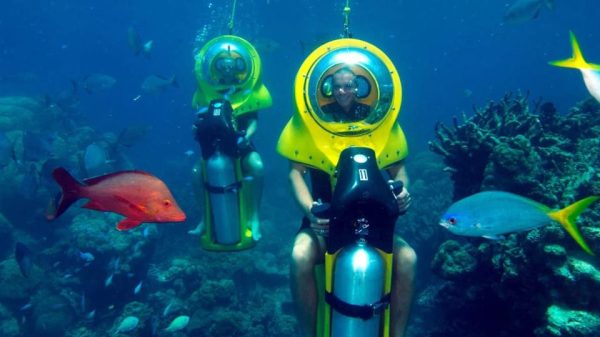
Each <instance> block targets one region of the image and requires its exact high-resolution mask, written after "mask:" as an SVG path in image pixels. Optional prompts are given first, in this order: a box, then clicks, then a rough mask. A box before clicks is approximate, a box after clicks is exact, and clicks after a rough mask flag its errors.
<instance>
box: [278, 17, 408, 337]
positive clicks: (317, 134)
mask: <svg viewBox="0 0 600 337" xmlns="http://www.w3.org/2000/svg"><path fill="white" fill-rule="evenodd" d="M346 27H347V26H346ZM341 68H345V69H350V70H351V71H352V73H354V74H355V75H356V82H357V88H356V89H355V90H356V98H357V100H358V103H360V104H364V105H368V106H369V114H368V115H367V116H366V117H365V118H363V119H361V120H357V121H347V122H344V121H336V120H335V119H333V118H332V116H331V115H330V114H329V112H328V111H327V109H324V108H323V107H325V106H327V105H329V104H331V103H332V102H333V101H334V99H335V98H334V97H333V94H332V92H333V84H332V81H333V75H334V74H335V73H336V72H337V71H339V70H340V69H341ZM294 98H295V103H296V111H295V113H294V115H293V116H292V118H291V120H290V121H289V122H288V123H287V125H286V127H285V129H284V130H283V132H282V134H281V137H280V139H279V143H278V146H277V150H278V152H279V153H280V154H281V155H283V156H284V157H286V158H288V159H289V160H292V161H295V162H298V163H302V164H304V165H307V166H309V167H312V168H315V169H318V170H320V171H324V172H327V173H329V175H330V181H331V184H332V191H333V192H332V195H333V196H332V200H331V201H329V203H328V204H326V206H323V207H318V208H313V213H315V215H317V216H318V217H323V218H329V219H330V228H329V236H328V237H327V252H326V255H325V265H324V267H321V268H319V267H317V275H318V279H320V280H319V282H318V283H319V286H320V287H321V289H319V294H320V300H319V309H318V313H317V327H316V331H317V336H318V337H331V336H333V337H353V336H369V337H371V336H372V337H388V336H389V327H390V310H389V305H388V304H389V296H390V291H391V278H392V250H393V231H394V224H395V220H396V218H397V216H398V215H399V214H398V210H397V206H396V204H395V198H394V195H393V193H392V188H393V189H395V190H397V189H401V188H402V186H397V185H396V186H389V185H388V183H387V182H386V181H385V179H384V178H383V175H382V173H381V171H380V170H383V169H385V168H387V167H389V166H392V165H394V164H396V163H398V162H399V161H401V160H402V159H404V158H405V157H406V156H407V154H408V149H407V146H406V139H405V136H404V133H403V132H402V129H401V128H400V126H399V125H398V123H397V122H396V118H397V117H398V114H399V112H400V104H401V98H402V88H401V84H400V77H399V76H398V73H397V71H396V69H395V67H394V65H393V64H392V62H391V60H390V59H389V58H388V57H387V56H386V55H385V54H384V53H383V52H382V51H381V50H380V49H378V48H377V47H375V46H373V45H372V44H370V43H368V42H365V41H361V40H357V39H352V38H342V39H338V40H334V41H330V42H327V43H325V44H323V45H322V46H320V47H318V48H317V49H316V50H315V51H313V52H312V53H311V54H310V55H309V56H308V57H307V59H306V60H305V61H304V63H303V64H302V66H301V67H300V70H299V71H298V74H297V76H296V80H295V97H294ZM390 187H392V188H390Z"/></svg>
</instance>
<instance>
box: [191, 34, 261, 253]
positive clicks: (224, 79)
mask: <svg viewBox="0 0 600 337" xmlns="http://www.w3.org/2000/svg"><path fill="white" fill-rule="evenodd" d="M195 58H196V65H195V69H194V70H195V75H196V80H197V83H198V89H197V90H196V93H195V94H194V98H193V106H194V108H195V109H196V110H197V111H198V112H199V113H198V120H197V121H196V123H195V126H196V128H197V132H196V139H197V140H198V141H199V142H200V145H201V148H202V159H201V161H200V163H199V164H198V165H197V167H195V169H194V172H196V173H199V172H201V175H200V174H197V177H196V178H195V179H196V180H197V183H198V185H201V186H204V188H203V192H202V193H203V195H204V197H203V200H204V219H203V223H204V228H203V230H202V233H201V240H200V244H201V246H202V248H204V249H207V250H213V251H237V250H243V249H248V248H251V247H253V246H254V244H255V242H254V239H253V233H252V229H251V227H250V225H249V220H250V219H249V216H250V207H251V205H252V201H251V198H252V197H253V196H252V195H251V190H250V189H249V188H247V184H248V182H247V180H246V179H244V177H243V175H242V169H241V155H240V151H239V149H238V146H237V144H236V141H237V139H238V138H239V136H240V135H239V133H238V132H237V131H238V129H237V126H236V120H237V119H238V118H239V117H240V116H242V115H244V114H248V113H252V112H254V111H257V110H260V109H266V108H269V107H271V105H272V99H271V95H270V94H269V91H268V90H267V88H266V87H265V86H264V85H263V83H262V80H261V62H260V58H259V55H258V53H257V51H256V49H255V48H254V47H253V46H252V45H251V44H250V43H249V42H248V41H246V40H244V39H242V38H241V37H238V36H235V35H222V36H219V37H217V38H215V39H213V40H211V41H209V42H208V43H206V44H205V45H204V46H203V47H202V49H201V50H200V51H199V52H198V53H197V55H196V57H195ZM201 186H198V187H197V188H198V189H202V187H201Z"/></svg>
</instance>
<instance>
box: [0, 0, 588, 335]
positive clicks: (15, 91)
mask: <svg viewBox="0 0 600 337" xmlns="http://www.w3.org/2000/svg"><path fill="white" fill-rule="evenodd" d="M519 1H523V0H519ZM515 2H518V1H517V0H511V1H500V0H490V1H476V0H471V1H469V0H462V1H442V0H435V1H434V0H431V1H408V0H398V1H391V0H390V1H384V0H370V1H366V0H355V1H350V6H351V9H352V11H351V15H350V29H351V32H352V34H353V37H355V38H358V39H362V40H366V41H368V42H370V43H372V44H374V45H376V46H377V47H379V48H380V49H382V50H383V51H384V52H385V53H386V54H387V55H388V56H389V57H390V58H391V60H392V61H393V63H394V65H395V66H396V68H397V70H398V71H399V74H400V78H401V81H402V86H403V88H402V89H403V97H402V98H403V100H402V108H401V113H400V117H399V122H400V123H401V125H402V128H403V130H404V132H405V133H406V136H407V140H408V143H409V149H410V155H409V158H408V159H407V165H408V171H409V176H410V177H411V186H410V190H411V194H412V195H413V196H414V201H413V205H412V207H411V210H410V212H409V213H408V215H407V216H405V217H403V218H401V219H400V220H399V222H398V231H399V233H400V234H401V235H402V236H403V238H404V239H405V240H406V241H407V242H408V243H410V244H411V246H413V247H414V248H415V250H416V251H417V254H418V256H419V262H418V275H417V282H416V292H415V300H414V306H413V312H412V318H411V322H410V323H409V328H408V335H409V336H432V337H433V336H442V335H443V336H461V337H467V336H509V335H510V336H537V337H541V336H600V269H598V268H600V264H599V263H598V260H597V258H594V257H591V256H588V255H587V254H585V253H584V252H583V251H581V249H580V248H579V247H578V246H577V245H576V244H575V243H574V242H573V240H572V239H571V238H570V237H569V236H568V235H566V234H565V232H564V230H562V228H561V227H560V226H558V225H554V224H552V225H549V226H546V227H543V228H539V229H535V230H533V231H530V232H525V233H519V234H513V235H510V236H508V237H507V239H506V240H502V241H498V242H496V241H489V240H485V239H481V238H464V237H458V236H455V235H452V234H451V233H448V232H447V231H446V230H445V229H444V228H442V227H440V226H439V225H438V220H439V217H440V215H441V214H442V213H443V211H444V210H445V209H446V208H447V207H448V206H449V205H450V204H451V203H452V202H453V201H454V200H456V199H459V198H462V197H464V196H466V195H468V194H472V193H475V192H477V191H480V190H490V189H496V190H505V191H510V192H513V193H516V194H520V195H523V196H526V197H529V198H531V199H534V200H536V201H538V202H541V203H543V204H545V205H547V206H549V207H552V208H561V207H564V206H566V205H569V204H571V203H572V202H574V201H575V200H578V199H581V198H583V197H586V196H589V195H600V172H598V169H599V165H600V143H599V142H600V141H599V139H600V105H599V103H598V102H597V101H596V100H594V99H593V98H592V97H591V96H590V94H589V93H588V91H587V90H586V87H585V85H584V83H583V81H582V77H581V74H580V73H579V71H576V70H570V69H564V68H557V67H552V66H550V65H549V64H548V62H549V61H552V60H558V59H565V58H568V57H570V56H571V47H570V42H569V31H572V32H574V33H575V34H576V36H577V38H578V40H579V43H580V46H581V49H582V52H583V54H584V56H585V57H586V59H587V61H588V62H591V63H596V64H598V63H600V43H598V41H599V40H600V25H599V24H598V22H600V7H599V5H600V4H599V3H598V2H597V1H595V0H574V1H565V0H562V1H561V0H557V1H549V2H552V3H554V5H553V8H552V9H550V8H548V7H547V6H546V5H545V4H544V1H531V2H533V3H536V2H537V3H541V8H540V11H539V15H537V17H535V18H533V17H525V18H522V19H521V20H517V21H516V22H511V21H507V20H506V19H505V14H506V12H507V10H508V9H509V8H510V6H511V5H512V4H513V3H515ZM344 5H345V1H314V0H313V1H307V0H299V1H285V0H270V1H245V0H239V1H238V2H237V6H238V7H237V10H236V16H235V25H234V28H233V33H234V34H237V35H240V36H242V37H243V38H245V39H247V40H249V41H250V42H251V43H253V44H254V45H255V46H256V48H257V50H258V52H259V53H260V55H261V59H262V63H263V82H264V83H265V85H266V86H267V87H268V88H269V90H270V92H271V94H272V97H273V101H274V104H273V107H272V108H271V109H267V110H264V111H261V112H260V115H259V129H258V132H257V134H256V137H255V139H254V143H255V144H256V146H257V149H258V151H259V152H260V153H261V155H262V157H263V161H264V163H265V170H266V173H265V174H266V176H267V177H268V179H267V180H266V184H265V196H264V199H263V203H262V207H261V210H262V212H261V214H262V216H261V218H262V219H263V224H262V228H263V238H262V240H261V241H260V242H259V243H258V245H257V247H255V248H254V249H252V250H249V251H244V252H239V253H209V252H205V251H203V250H201V248H200V246H199V242H198V241H199V240H198V237H197V236H192V235H189V234H188V233H187V232H188V231H189V230H191V229H193V228H194V227H196V224H198V222H199V221H200V219H201V216H202V209H201V207H200V206H199V205H198V204H197V202H196V199H195V194H194V186H193V183H192V174H191V171H192V167H193V165H194V163H195V161H196V160H197V158H198V156H199V153H200V152H199V147H198V144H197V143H196V142H195V140H194V137H193V134H192V129H191V127H192V124H193V122H194V120H195V111H194V110H193V109H192V107H191V100H192V95H193V93H194V90H195V89H196V84H195V78H194V73H193V67H194V52H195V51H197V50H198V49H199V48H200V47H201V46H202V45H203V43H205V42H207V41H208V40H210V39H212V38H214V37H216V36H218V35H222V34H226V33H228V29H227V23H228V22H229V20H230V15H231V10H232V8H231V6H232V4H231V2H230V1H212V2H211V1H203V0H202V1H185V0H181V1H175V2H172V3H168V2H164V1H139V0H128V1H117V0H107V1H87V0H81V1H20V0H4V1H3V2H2V5H1V7H2V10H1V11H0V160H1V161H0V336H6V337H12V336H109V335H125V334H127V335H130V336H168V335H175V336H177V335H179V336H186V335H188V336H211V337H218V336H296V335H297V331H296V330H297V327H296V321H295V318H294V316H293V313H292V310H291V304H290V301H291V298H290V295H289V291H288V282H289V280H288V275H287V274H288V259H289V253H290V250H291V243H292V239H293V237H294V235H295V233H296V231H297V229H298V226H299V221H300V217H301V213H300V211H299V209H298V208H297V206H296V205H295V203H294V201H293V198H292V195H291V193H290V187H289V186H288V182H287V169H288V163H287V161H286V160H285V159H284V158H283V157H281V156H279V155H278V154H277V153H276V151H275V145H276V142H277V138H278V136H279V133H280V131H281V130H282V128H283V126H284V125H285V123H286V122H287V121H288V120H289V118H290V117H291V115H292V112H293V100H292V95H293V89H294V86H293V84H294V77H295V75H296V72H297V71H298V68H299V67H300V65H301V63H302V61H303V60H304V58H306V56H308V54H309V53H310V52H311V51H312V50H313V49H315V48H316V47H318V46H319V45H321V44H323V43H325V42H327V41H330V40H332V39H335V38H339V37H340V34H341V33H342V29H343V17H342V14H341V13H342V9H343V7H344ZM132 30H133V31H135V32H136V33H137V34H139V36H141V38H142V40H143V41H144V42H145V41H148V40H152V41H153V42H152V51H151V53H150V55H149V56H145V55H141V54H140V55H135V54H134V52H133V51H132V50H131V48H130V45H129V44H128V31H129V32H131V31H132ZM173 76H175V78H176V82H177V86H173V85H170V82H169V80H170V79H172V77H173ZM149 78H150V79H154V81H152V80H148V79H149ZM157 78H158V79H159V80H156V79H157ZM160 79H165V81H167V82H169V85H160V84H161V83H158V84H157V81H158V82H160ZM148 81H149V82H148ZM163 84H164V83H163ZM149 86H151V87H150V88H149ZM463 116H464V118H463ZM454 117H457V119H456V121H453V118H454ZM465 118H466V119H465ZM438 121H439V122H441V123H443V125H446V126H448V127H447V128H443V127H440V126H439V124H437V123H436V122H438ZM538 122H539V123H541V125H542V126H543V127H542V128H541V129H540V128H539V127H534V125H538V124H536V123H538ZM436 125H437V127H436ZM119 142H120V143H119ZM430 143H431V144H433V145H430ZM91 144H99V145H98V146H99V147H100V148H102V150H103V151H100V152H99V153H100V155H108V156H109V157H108V158H106V160H107V161H109V162H110V163H112V164H114V166H115V168H116V169H130V168H135V169H141V170H145V171H148V172H152V173H153V174H155V175H157V176H158V177H160V178H161V179H162V180H163V181H165V183H166V184H167V185H168V186H169V188H170V189H171V191H172V192H173V194H174V196H175V198H176V199H177V201H178V203H179V205H180V206H181V208H182V209H183V210H184V211H185V212H186V214H187V220H186V222H184V223H176V224H175V223H174V224H159V225H154V224H152V225H148V224H144V225H142V226H141V227H140V228H138V229H136V230H134V231H131V232H127V233H123V232H117V231H116V230H115V229H114V224H115V222H116V221H118V217H117V216H115V215H114V214H103V213H99V212H93V211H89V210H84V209H80V208H79V207H72V209H70V210H69V211H68V212H67V213H66V214H65V215H64V216H63V217H61V218H60V219H58V220H56V221H54V222H47V221H46V219H45V218H44V210H45V208H46V205H47V203H48V200H49V199H50V198H51V197H52V196H53V195H54V194H55V193H56V192H57V185H56V184H55V183H54V182H53V181H51V178H50V176H49V173H50V171H51V169H52V168H53V167H56V166H65V167H67V168H68V169H69V170H70V171H71V172H72V173H73V174H74V175H75V176H76V177H78V178H82V177H83V176H84V175H85V172H83V168H82V166H84V164H85V154H86V153H87V152H88V150H91V149H90V148H89V146H90V145H91ZM107 149H110V151H108V150H107ZM431 149H433V150H434V151H431ZM599 221H600V208H599V207H598V206H597V205H595V206H591V207H590V211H587V212H586V213H584V214H583V215H582V217H581V219H580V221H579V224H580V228H581V231H582V233H583V235H584V237H585V239H586V241H587V242H588V244H589V245H590V247H591V248H592V250H593V251H596V252H598V251H600V225H599ZM17 242H19V243H22V244H24V245H26V247H28V248H27V249H28V251H30V254H31V256H32V260H33V266H32V267H31V270H30V275H29V276H28V277H24V276H23V275H22V273H21V271H20V270H19V266H18V264H17V263H16V261H15V245H16V244H17ZM86 253H89V254H91V257H90V255H87V254H86ZM182 315H187V316H190V318H191V319H190V322H189V324H188V325H187V326H186V327H184V328H183V329H182V330H178V331H168V330H167V327H168V326H169V324H170V323H171V322H173V320H174V319H176V318H177V317H180V316H182ZM126 317H137V318H138V319H139V322H136V324H135V325H136V327H135V328H134V329H131V330H129V331H124V330H123V331H119V327H120V326H122V324H123V322H124V319H125V318H126ZM123 329H125V328H123Z"/></svg>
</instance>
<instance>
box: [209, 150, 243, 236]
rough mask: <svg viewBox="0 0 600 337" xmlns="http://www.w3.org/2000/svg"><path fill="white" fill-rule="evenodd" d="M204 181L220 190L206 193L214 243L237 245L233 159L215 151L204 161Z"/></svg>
mask: <svg viewBox="0 0 600 337" xmlns="http://www.w3.org/2000/svg"><path fill="white" fill-rule="evenodd" d="M206 180H207V181H206V182H207V183H208V185H210V186H212V187H213V188H214V187H216V188H218V189H220V190H219V191H211V190H210V189H209V191H208V195H209V198H210V205H211V215H212V219H211V220H212V221H211V223H212V229H213V232H214V237H215V241H216V242H217V243H220V244H226V245H227V244H235V243H238V242H239V241H240V240H241V237H240V219H239V214H240V212H239V205H238V193H239V188H236V187H234V186H235V183H236V177H235V165H234V159H233V158H231V157H229V156H227V155H225V154H224V153H223V152H221V151H220V150H219V149H217V150H216V151H215V152H214V153H213V154H212V155H211V156H210V157H209V158H208V160H207V161H206ZM228 187H229V188H228Z"/></svg>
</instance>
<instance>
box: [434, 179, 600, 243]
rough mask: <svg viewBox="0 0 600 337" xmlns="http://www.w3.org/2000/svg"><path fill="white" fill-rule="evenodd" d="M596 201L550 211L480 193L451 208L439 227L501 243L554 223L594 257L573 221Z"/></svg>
mask: <svg viewBox="0 0 600 337" xmlns="http://www.w3.org/2000/svg"><path fill="white" fill-rule="evenodd" d="M598 199H600V197H599V196H589V197H587V198H584V199H581V200H579V201H577V202H575V203H573V204H572V205H569V206H567V207H565V208H563V209H560V210H553V209H551V208H550V207H548V206H546V205H543V204H541V203H539V202H536V201H533V200H531V199H528V198H525V197H522V196H519V195H516V194H512V193H508V192H500V191H487V192H480V193H476V194H474V195H471V196H469V197H467V198H464V199H461V200H459V201H457V202H455V203H454V204H452V205H451V206H450V208H448V210H447V211H446V213H444V215H443V216H442V219H441V220H440V225H441V226H443V227H444V228H447V229H448V230H449V231H450V232H452V233H454V234H456V235H464V236H480V237H484V238H488V239H500V238H501V237H502V235H503V234H507V233H513V232H521V231H526V230H530V229H534V228H538V227H541V226H544V225H547V224H549V223H550V222H552V221H556V222H558V223H560V224H561V225H562V226H563V227H564V228H565V229H566V230H567V232H568V233H569V234H570V235H571V236H572V237H573V239H575V241H576V242H577V243H578V244H579V245H580V246H581V248H583V250H584V251H586V252H587V253H588V254H590V255H594V253H593V252H592V250H591V249H590V247H589V246H588V245H587V243H586V242H585V240H584V239H583V237H582V236H581V233H580V232H579V229H578V228H577V226H576V225H575V220H576V219H577V217H578V216H579V214H580V213H581V212H583V211H584V210H585V209H586V208H587V207H588V206H589V205H590V204H592V203H593V202H595V201H597V200H598Z"/></svg>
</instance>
